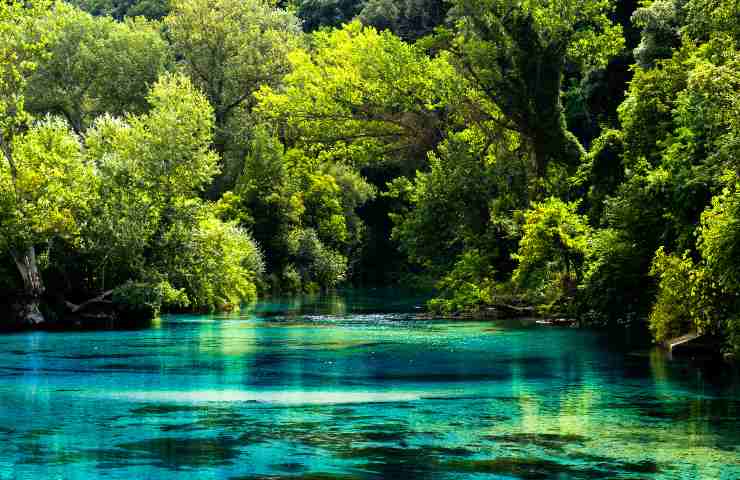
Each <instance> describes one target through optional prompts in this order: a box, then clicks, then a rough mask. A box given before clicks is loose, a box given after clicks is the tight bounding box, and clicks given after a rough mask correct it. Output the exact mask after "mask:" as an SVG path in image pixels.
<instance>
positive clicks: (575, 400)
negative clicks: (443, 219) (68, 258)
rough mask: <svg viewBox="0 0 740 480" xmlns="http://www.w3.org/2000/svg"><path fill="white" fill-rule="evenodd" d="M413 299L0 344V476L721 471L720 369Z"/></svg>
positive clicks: (736, 392)
mask: <svg viewBox="0 0 740 480" xmlns="http://www.w3.org/2000/svg"><path fill="white" fill-rule="evenodd" d="M421 302H422V300H421V299H414V298H408V297H402V296H400V295H398V294H392V293H391V294H389V292H386V291H376V292H372V291H370V292H364V293H357V292H355V293H349V294H344V295H337V296H331V297H319V298H313V299H311V298H304V299H298V300H293V301H290V302H283V303H280V302H275V303H263V304H260V305H258V306H257V309H256V310H255V311H254V312H250V313H246V312H245V313H242V314H241V315H232V316H221V317H219V316H170V317H166V318H163V319H161V321H158V322H157V323H155V324H154V325H153V326H152V328H150V329H146V330H139V331H128V332H89V333H61V334H60V333H49V334H45V333H31V334H18V335H6V336H1V337H0V351H2V355H0V439H2V452H1V453H0V478H1V479H6V478H7V479H11V478H12V479H30V478H34V479H36V478H39V479H90V478H107V479H127V480H132V479H175V478H177V479H181V478H192V479H233V480H237V479H258V478H262V479H283V478H292V479H314V480H316V479H376V478H387V479H404V480H405V479H408V480H411V479H427V478H429V479H468V478H469V479H477V478H487V479H488V478H502V479H505V478H525V479H540V478H542V479H551V478H552V479H597V478H598V479H602V478H615V479H616V478H624V479H631V478H633V479H637V478H640V479H674V478H676V479H678V478H686V479H694V478H696V479H738V478H740V423H738V419H739V417H740V387H739V386H738V381H737V379H736V378H735V377H733V374H732V373H728V372H720V373H719V374H717V375H716V376H715V377H707V376H706V373H702V371H701V370H697V369H695V368H693V367H691V366H689V365H687V364H685V363H681V362H678V361H670V360H668V359H666V357H665V356H664V355H663V354H662V353H660V352H659V351H657V350H651V349H650V348H649V347H627V346H625V345H626V344H624V343H623V342H622V341H621V339H619V337H618V336H615V335H613V334H607V333H595V332H588V331H579V330H572V329H559V328H547V327H538V326H536V325H534V324H533V323H532V322H531V321H526V320H520V321H508V322H460V321H456V322H451V321H442V320H440V321H415V320H412V319H411V317H410V315H409V312H413V311H414V307H415V306H416V305H418V304H420V303H421ZM188 476H189V477H188Z"/></svg>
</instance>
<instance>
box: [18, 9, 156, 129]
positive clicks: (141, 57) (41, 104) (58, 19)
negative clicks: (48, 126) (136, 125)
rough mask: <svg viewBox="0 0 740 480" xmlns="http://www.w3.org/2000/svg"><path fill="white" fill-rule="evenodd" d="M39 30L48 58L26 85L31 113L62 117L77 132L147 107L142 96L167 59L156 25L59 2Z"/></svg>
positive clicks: (46, 57) (41, 63)
mask: <svg viewBox="0 0 740 480" xmlns="http://www.w3.org/2000/svg"><path fill="white" fill-rule="evenodd" d="M43 29H44V30H45V32H46V36H47V39H48V43H47V46H46V49H47V51H48V54H47V55H46V56H45V58H44V59H43V60H41V61H40V62H39V65H38V68H37V69H36V70H35V72H34V75H33V76H32V77H31V79H30V80H29V84H28V91H27V94H26V96H27V99H28V100H27V107H28V109H29V110H30V111H32V112H34V113H44V112H51V113H54V114H57V115H63V116H64V117H65V118H66V119H67V120H68V121H69V123H70V125H71V126H72V128H74V130H75V131H76V132H77V133H82V132H84V130H85V129H86V128H88V127H89V126H90V125H91V123H92V122H93V120H94V119H95V118H96V117H98V116H100V115H101V114H103V113H108V114H111V115H123V114H125V113H140V112H142V111H143V110H144V109H145V108H146V106H147V103H146V95H147V92H148V91H149V88H150V86H151V85H152V84H153V83H154V82H155V81H156V80H157V78H158V77H159V75H160V74H161V73H162V72H163V71H164V70H165V68H166V66H167V64H168V60H169V50H168V46H167V44H166V43H165V41H164V39H162V38H161V36H160V34H159V26H158V25H157V24H155V23H151V22H147V21H144V20H141V19H137V20H127V21H126V22H123V23H120V22H117V21H115V20H113V19H111V18H107V17H97V18H96V17H92V16H91V15H90V14H88V13H85V12H83V11H81V10H78V9H76V8H74V7H71V6H68V5H66V4H63V3H59V4H56V5H55V7H54V15H53V16H52V17H51V18H50V19H49V21H48V22H44V25H43Z"/></svg>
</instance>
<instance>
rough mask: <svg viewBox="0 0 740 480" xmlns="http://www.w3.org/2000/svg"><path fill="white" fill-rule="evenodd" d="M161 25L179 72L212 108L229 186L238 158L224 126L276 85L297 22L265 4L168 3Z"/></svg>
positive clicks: (249, 0)
mask: <svg viewBox="0 0 740 480" xmlns="http://www.w3.org/2000/svg"><path fill="white" fill-rule="evenodd" d="M165 24H166V25H167V28H168V31H169V35H170V37H171V39H172V44H173V46H174V49H175V52H176V54H177V56H178V57H180V58H181V59H182V67H183V69H184V70H185V72H187V74H188V75H190V77H191V79H192V81H193V83H194V84H195V85H196V86H197V87H198V88H200V89H201V90H203V92H204V93H205V95H206V97H207V98H208V100H209V101H210V102H211V105H212V106H213V110H214V114H215V122H216V132H215V138H214V147H215V149H216V151H217V152H218V153H219V154H221V155H222V156H223V157H224V160H225V161H226V163H227V164H226V165H225V168H224V169H223V171H224V175H226V176H227V179H226V182H225V183H226V185H225V186H226V187H229V186H231V185H230V183H232V182H233V181H234V179H235V178H234V177H235V174H238V172H239V171H240V170H241V164H240V162H241V161H242V159H243V156H244V150H243V144H241V145H240V140H241V139H239V138H235V135H234V132H238V131H239V129H238V128H230V127H232V126H233V125H231V124H230V122H231V120H232V119H234V118H235V117H236V116H237V113H238V112H247V113H248V112H249V111H250V110H251V108H252V106H253V105H254V100H253V97H252V94H253V93H254V92H255V91H256V90H257V89H259V88H260V87H261V86H263V85H270V86H276V85H278V83H279V82H280V80H281V79H282V77H283V76H284V75H285V74H286V73H287V72H288V71H289V67H290V64H289V62H288V53H289V52H290V51H291V50H293V49H294V48H295V47H296V46H297V45H298V43H299V40H300V36H299V33H300V27H299V23H298V20H297V19H296V17H295V16H294V15H293V14H292V13H289V12H287V11H285V10H280V9H276V8H274V7H272V6H271V4H270V3H269V2H267V1H265V0H245V1H243V0H174V1H173V3H172V12H171V13H170V14H169V15H168V16H167V18H165ZM228 160H232V161H233V163H234V165H229V163H230V162H229V161H228ZM229 177H230V178H229Z"/></svg>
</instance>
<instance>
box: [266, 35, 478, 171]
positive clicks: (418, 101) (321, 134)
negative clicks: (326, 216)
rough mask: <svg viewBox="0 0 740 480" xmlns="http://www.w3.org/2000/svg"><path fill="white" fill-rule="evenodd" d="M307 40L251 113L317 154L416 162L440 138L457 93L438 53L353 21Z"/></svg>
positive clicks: (365, 161)
mask: <svg viewBox="0 0 740 480" xmlns="http://www.w3.org/2000/svg"><path fill="white" fill-rule="evenodd" d="M312 44H313V48H312V50H310V51H303V50H298V51H296V52H294V53H293V54H292V55H291V56H290V60H291V63H292V71H291V73H289V74H288V75H287V76H286V77H285V80H284V82H285V87H284V88H282V89H271V88H265V89H262V90H261V91H260V92H259V95H258V99H259V101H260V105H259V111H260V112H261V113H262V114H263V115H265V116H266V117H267V118H272V119H275V120H276V121H278V122H280V123H281V124H283V125H285V127H286V136H287V138H288V141H290V142H292V143H293V144H294V145H296V146H298V147H300V148H303V149H304V150H305V151H306V152H307V153H309V154H311V155H313V156H316V157H318V158H322V159H326V160H329V159H331V160H339V161H341V162H344V163H347V164H349V165H354V166H358V167H361V166H366V165H369V164H372V163H382V162H401V163H404V162H407V165H406V171H411V172H413V170H415V169H416V168H418V167H420V166H422V165H423V163H424V162H425V159H426V153H427V152H428V151H429V150H431V149H432V148H434V146H435V145H436V144H437V143H438V142H439V141H440V140H441V139H442V135H443V131H444V128H445V123H446V119H447V117H448V115H449V114H450V113H449V112H448V108H447V107H448V105H450V104H451V103H452V100H453V99H455V98H456V97H459V95H462V94H463V93H464V90H463V91H461V89H460V88H459V87H460V86H461V85H460V82H459V81H457V80H456V75H455V72H454V69H453V68H452V66H451V65H450V64H449V63H448V62H447V61H446V59H445V58H438V59H431V58H429V57H428V56H427V55H425V54H424V52H423V51H422V50H421V49H419V48H417V47H414V46H411V45H408V44H406V43H404V42H403V41H402V40H400V39H399V38H398V37H396V36H395V35H393V34H392V33H390V32H382V33H379V32H378V31H377V30H375V29H374V28H368V27H362V25H361V24H360V23H359V22H354V23H352V24H349V25H346V26H345V27H344V28H343V29H342V30H334V31H321V32H317V33H315V34H314V36H313V41H312Z"/></svg>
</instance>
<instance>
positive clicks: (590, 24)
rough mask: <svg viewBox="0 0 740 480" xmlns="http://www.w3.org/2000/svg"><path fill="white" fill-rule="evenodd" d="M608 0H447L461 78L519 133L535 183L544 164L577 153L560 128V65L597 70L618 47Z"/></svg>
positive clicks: (570, 160) (569, 161)
mask: <svg viewBox="0 0 740 480" xmlns="http://www.w3.org/2000/svg"><path fill="white" fill-rule="evenodd" d="M611 10H612V6H611V2H609V1H608V0H555V1H551V0H525V1H520V0H455V1H454V2H453V9H452V11H451V16H452V18H453V19H456V26H457V32H456V33H457V35H456V37H455V38H454V40H452V43H451V49H452V51H453V52H455V54H456V56H457V58H458V60H459V62H460V65H461V66H462V68H463V71H464V72H465V74H466V76H467V77H468V78H469V79H470V80H471V81H472V82H473V83H475V84H476V85H477V87H478V88H479V89H480V90H481V91H482V92H484V94H485V95H486V96H487V97H488V98H489V99H490V100H491V101H492V102H493V103H495V104H496V105H497V106H498V108H499V109H500V110H501V111H502V112H503V113H504V114H505V116H506V117H507V126H508V128H510V129H512V130H515V131H517V132H519V133H520V134H522V135H523V137H524V138H525V139H526V140H527V141H528V143H529V148H530V151H531V154H532V158H533V159H534V171H535V173H536V175H537V176H538V177H540V178H542V177H544V176H545V175H546V173H547V167H548V164H549V163H550V162H552V161H555V162H560V163H562V164H565V165H570V166H576V165H578V163H579V161H580V160H581V157H582V156H583V154H584V150H583V148H582V147H581V145H580V143H579V142H578V140H577V139H576V138H575V136H574V135H573V134H572V133H570V132H569V131H568V129H567V127H566V124H565V117H564V115H563V106H562V104H561V91H562V80H563V73H564V71H565V69H566V66H568V65H570V66H572V67H573V68H577V69H581V70H586V69H588V68H590V67H594V66H603V65H605V63H606V61H607V60H608V58H609V56H611V55H614V54H616V53H618V52H619V51H620V50H621V49H622V48H623V44H624V39H623V38H622V29H621V27H620V26H618V25H614V24H613V23H612V21H611V20H610V17H609V14H610V12H611Z"/></svg>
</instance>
